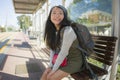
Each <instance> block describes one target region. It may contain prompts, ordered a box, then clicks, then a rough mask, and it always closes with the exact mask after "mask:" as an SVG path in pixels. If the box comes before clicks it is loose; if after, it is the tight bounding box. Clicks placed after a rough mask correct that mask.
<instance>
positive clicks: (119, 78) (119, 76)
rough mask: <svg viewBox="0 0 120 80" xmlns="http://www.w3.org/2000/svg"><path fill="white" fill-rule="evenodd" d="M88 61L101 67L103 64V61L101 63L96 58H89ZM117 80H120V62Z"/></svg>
mask: <svg viewBox="0 0 120 80" xmlns="http://www.w3.org/2000/svg"><path fill="white" fill-rule="evenodd" d="M88 61H89V62H91V63H93V64H95V65H97V66H99V67H102V65H103V64H102V63H100V62H98V61H96V60H93V59H89V60H88ZM116 80H120V64H119V65H118V69H117V77H116Z"/></svg>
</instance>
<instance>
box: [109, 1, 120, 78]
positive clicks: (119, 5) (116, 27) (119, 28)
mask: <svg viewBox="0 0 120 80" xmlns="http://www.w3.org/2000/svg"><path fill="white" fill-rule="evenodd" d="M112 3H113V5H112V6H113V9H112V10H113V11H112V12H113V15H112V16H113V18H112V20H113V36H116V37H117V38H118V40H117V43H116V47H115V54H114V60H113V64H112V69H111V74H110V79H109V80H116V74H117V66H118V58H119V54H120V0H113V1H112Z"/></svg>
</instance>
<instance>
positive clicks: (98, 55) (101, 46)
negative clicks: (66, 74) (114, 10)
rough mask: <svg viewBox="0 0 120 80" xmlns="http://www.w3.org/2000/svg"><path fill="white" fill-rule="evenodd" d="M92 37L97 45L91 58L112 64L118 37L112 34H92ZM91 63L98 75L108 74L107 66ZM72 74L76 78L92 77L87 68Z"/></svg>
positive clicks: (85, 78) (108, 64)
mask: <svg viewBox="0 0 120 80" xmlns="http://www.w3.org/2000/svg"><path fill="white" fill-rule="evenodd" d="M92 38H93V40H94V42H95V47H94V53H93V54H92V55H91V56H90V58H91V59H92V60H96V61H97V62H100V63H103V65H107V66H111V65H112V62H113V57H114V51H115V44H116V40H117V38H116V37H111V36H92ZM89 65H90V67H91V68H92V70H93V72H94V73H95V74H96V75H97V76H103V75H106V74H108V71H107V69H105V67H104V68H103V66H101V67H100V66H99V67H98V66H97V65H95V64H93V63H90V62H89ZM71 76H72V77H73V78H74V79H75V80H89V79H90V74H89V72H88V70H86V69H85V70H83V71H81V72H77V73H74V74H71Z"/></svg>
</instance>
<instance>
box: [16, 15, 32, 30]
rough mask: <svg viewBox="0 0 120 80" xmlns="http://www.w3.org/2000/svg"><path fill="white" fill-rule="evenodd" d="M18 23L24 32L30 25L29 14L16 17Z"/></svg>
mask: <svg viewBox="0 0 120 80" xmlns="http://www.w3.org/2000/svg"><path fill="white" fill-rule="evenodd" d="M17 20H18V25H20V28H21V29H22V30H24V31H25V32H26V29H28V28H29V26H32V21H31V17H30V16H26V15H21V16H18V17H17Z"/></svg>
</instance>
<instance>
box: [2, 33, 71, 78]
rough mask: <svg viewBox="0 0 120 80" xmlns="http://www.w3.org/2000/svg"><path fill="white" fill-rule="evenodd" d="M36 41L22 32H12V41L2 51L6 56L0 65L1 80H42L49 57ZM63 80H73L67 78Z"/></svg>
mask: <svg viewBox="0 0 120 80" xmlns="http://www.w3.org/2000/svg"><path fill="white" fill-rule="evenodd" d="M43 48H45V46H38V44H37V41H36V39H34V38H29V36H28V35H26V34H24V33H22V32H12V33H11V37H10V40H9V41H8V43H7V44H6V45H5V47H4V48H3V49H2V50H0V55H4V56H6V57H5V59H4V60H3V61H2V63H1V64H0V80H40V77H41V75H42V73H43V71H44V70H45V68H46V67H48V65H49V55H48V54H46V52H45V51H44V50H43ZM62 80H73V79H71V78H70V77H66V78H64V79H62Z"/></svg>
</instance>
